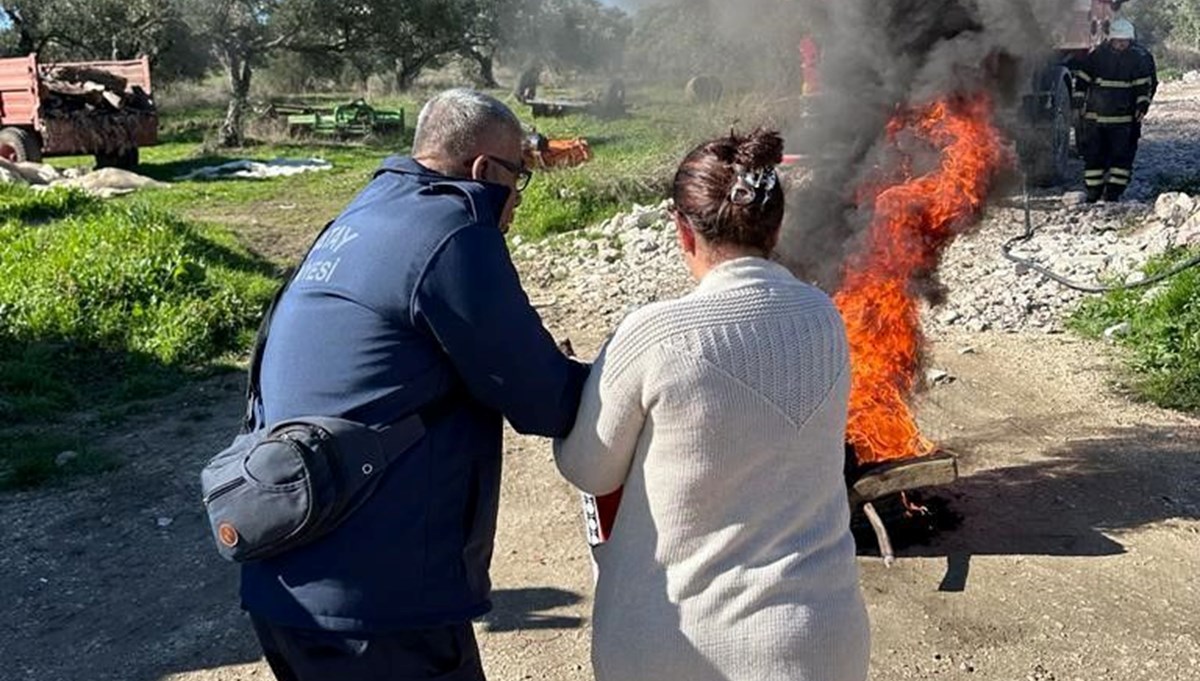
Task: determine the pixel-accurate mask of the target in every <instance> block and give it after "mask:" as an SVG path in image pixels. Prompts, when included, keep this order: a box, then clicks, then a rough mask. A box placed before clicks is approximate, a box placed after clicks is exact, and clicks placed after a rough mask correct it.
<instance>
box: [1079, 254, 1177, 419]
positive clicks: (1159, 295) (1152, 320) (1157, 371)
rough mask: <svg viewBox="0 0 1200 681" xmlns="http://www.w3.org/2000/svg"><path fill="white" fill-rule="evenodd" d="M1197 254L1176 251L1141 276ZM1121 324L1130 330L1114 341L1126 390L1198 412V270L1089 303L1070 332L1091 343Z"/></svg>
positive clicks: (1161, 402)
mask: <svg viewBox="0 0 1200 681" xmlns="http://www.w3.org/2000/svg"><path fill="white" fill-rule="evenodd" d="M1197 253H1200V251H1195V250H1194V251H1191V252H1188V251H1184V250H1179V251H1176V252H1174V253H1171V254H1169V255H1167V256H1165V257H1163V258H1160V259H1158V260H1155V261H1153V262H1151V263H1150V264H1149V265H1147V266H1146V268H1145V272H1146V274H1147V275H1149V276H1153V275H1155V274H1157V273H1159V272H1163V271H1166V270H1167V269H1169V268H1171V267H1174V266H1175V265H1177V264H1178V263H1181V262H1183V261H1184V260H1186V259H1190V258H1192V257H1195V256H1196V255H1197ZM1122 322H1128V323H1129V325H1130V331H1129V333H1128V334H1126V335H1124V336H1121V337H1120V340H1119V342H1120V343H1121V344H1122V345H1123V346H1125V347H1126V348H1127V349H1128V351H1129V352H1128V354H1127V363H1128V368H1129V372H1130V374H1129V381H1130V384H1131V385H1132V386H1133V387H1134V388H1135V389H1136V390H1137V391H1138V393H1140V394H1141V395H1142V396H1144V397H1145V398H1146V399H1148V400H1150V401H1152V402H1154V403H1155V404H1158V405H1160V406H1163V407H1167V408H1171V409H1180V410H1185V411H1192V412H1200V268H1191V269H1189V270H1186V271H1185V272H1183V273H1181V274H1179V275H1176V276H1175V277H1172V278H1170V279H1168V280H1166V281H1165V282H1162V283H1160V284H1157V285H1154V286H1151V287H1150V288H1149V289H1145V290H1132V291H1116V292H1113V293H1109V294H1107V295H1105V296H1103V297H1100V298H1093V299H1090V300H1088V301H1087V302H1086V303H1085V304H1084V305H1083V306H1082V307H1081V308H1080V309H1079V311H1078V312H1077V313H1076V314H1075V315H1074V317H1073V318H1072V319H1071V324H1072V326H1073V327H1074V328H1075V329H1076V330H1078V331H1079V332H1081V333H1083V334H1085V335H1088V336H1092V337H1098V336H1099V335H1100V334H1102V333H1103V331H1104V330H1105V329H1106V328H1109V327H1111V326H1113V325H1116V324H1120V323H1122Z"/></svg>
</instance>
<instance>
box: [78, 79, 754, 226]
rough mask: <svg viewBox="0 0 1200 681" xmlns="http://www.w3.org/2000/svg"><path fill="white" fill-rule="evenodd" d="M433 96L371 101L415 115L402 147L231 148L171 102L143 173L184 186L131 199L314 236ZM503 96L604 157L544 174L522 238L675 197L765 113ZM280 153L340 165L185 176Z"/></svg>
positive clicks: (259, 129) (677, 102)
mask: <svg viewBox="0 0 1200 681" xmlns="http://www.w3.org/2000/svg"><path fill="white" fill-rule="evenodd" d="M425 94H428V93H421V94H415V95H413V96H409V97H403V98H380V99H378V100H372V101H371V104H372V105H373V106H378V107H380V108H390V109H397V108H399V109H403V110H404V113H405V120H406V124H407V126H408V129H407V130H406V132H405V134H403V135H399V136H396V137H393V138H391V139H387V140H367V141H365V142H362V141H353V140H348V141H343V142H337V141H328V140H321V139H290V138H288V137H287V136H286V135H284V134H283V132H282V130H280V129H279V126H275V125H272V124H269V123H263V122H261V121H258V122H255V121H253V120H252V121H251V123H250V124H249V126H248V127H249V130H250V135H251V137H252V138H256V139H257V140H258V141H257V142H256V143H253V144H251V145H249V146H247V147H245V148H243V149H232V150H217V149H214V148H212V147H211V145H209V144H208V143H207V142H206V140H208V139H211V136H212V133H213V132H214V131H215V129H216V126H217V124H218V123H219V122H220V119H221V116H222V112H221V111H220V110H219V109H216V108H213V107H210V106H205V107H200V108H197V109H190V110H182V111H180V110H173V109H171V108H170V107H169V106H167V107H166V109H167V113H166V114H164V116H163V121H162V124H161V131H162V135H161V139H162V143H161V144H159V145H158V146H155V147H149V148H145V149H142V150H141V156H142V166H141V168H140V169H139V172H141V173H143V174H145V175H148V176H150V177H153V178H155V179H158V180H162V181H166V182H172V184H173V186H172V187H171V188H170V189H169V190H160V191H155V192H142V193H140V194H138V195H136V196H135V197H132V198H129V199H122V200H123V201H130V202H139V203H145V204H147V205H151V206H153V207H156V208H161V209H165V210H170V211H174V212H177V213H178V214H180V215H182V216H184V217H186V218H189V219H192V220H196V221H201V222H212V223H216V224H219V225H222V226H224V227H227V228H229V229H231V230H233V231H235V232H241V231H243V228H245V227H246V226H247V223H249V222H252V221H255V220H257V221H258V222H260V223H263V224H267V225H270V226H271V227H272V228H274V229H277V230H278V229H284V230H291V231H292V232H294V233H296V234H300V235H304V236H311V235H312V234H314V233H315V231H316V230H317V229H318V228H319V227H320V226H321V225H322V224H324V223H325V222H326V221H327V220H329V219H331V218H332V217H334V216H335V215H336V214H337V213H338V212H339V211H340V210H341V208H342V207H344V206H345V205H346V203H348V202H349V201H350V200H351V199H352V198H353V197H354V195H355V194H356V193H357V192H358V191H359V190H360V189H361V188H362V187H363V185H365V184H366V183H367V181H369V179H370V177H371V174H372V172H373V171H374V170H375V169H376V168H377V167H378V166H379V164H380V162H382V161H383V159H384V158H386V157H387V156H389V155H391V154H394V153H407V152H408V150H409V148H410V144H411V136H412V125H413V124H414V123H415V121H416V117H417V113H418V112H419V111H420V105H421V103H422V101H423V96H424V95H425ZM493 94H495V95H496V96H498V97H499V98H501V99H502V100H504V101H505V102H506V103H507V104H509V105H510V106H511V107H512V108H513V110H514V111H515V112H517V114H518V115H519V116H521V118H522V120H523V121H524V122H525V123H526V124H528V125H531V126H534V127H536V128H537V129H538V130H539V131H540V132H542V133H543V134H545V135H547V136H550V137H556V138H557V137H568V138H569V137H584V138H586V139H587V140H588V142H589V144H590V145H591V147H592V150H593V154H594V158H593V160H592V161H591V162H590V163H587V164H585V165H583V166H581V167H578V168H573V169H565V170H553V171H547V172H540V173H537V174H536V175H535V176H534V179H533V182H532V184H530V186H529V188H528V189H527V190H526V192H525V195H524V196H523V204H522V206H521V208H520V209H519V210H518V212H517V215H516V218H515V220H514V223H513V229H512V232H511V233H512V234H514V235H516V234H520V235H522V236H523V237H525V238H527V239H537V238H541V237H543V236H546V235H549V234H556V233H561V232H566V231H571V230H575V229H580V228H583V227H586V226H589V225H592V224H595V223H598V222H601V221H603V220H604V219H606V218H608V217H610V216H612V215H613V214H615V213H617V212H619V211H621V210H624V209H627V208H628V207H629V206H630V205H631V204H633V203H635V202H636V203H646V202H650V201H657V200H660V199H662V198H665V196H666V195H667V193H668V190H669V183H670V179H671V175H672V173H673V170H674V167H675V165H676V164H677V163H678V161H679V160H680V159H681V158H682V157H683V155H684V153H686V152H687V151H688V150H689V149H690V148H691V147H692V146H693V145H695V144H696V143H697V142H699V141H700V140H702V139H704V138H706V137H710V136H713V135H716V134H719V133H722V132H727V131H728V130H729V127H730V126H731V125H733V124H737V125H738V126H739V127H749V126H750V125H752V124H753V123H757V122H759V121H760V120H762V119H763V118H764V117H765V114H764V113H763V112H761V108H762V107H761V105H760V104H759V103H758V102H750V103H749V105H747V102H746V101H745V100H731V101H730V102H728V103H726V104H724V105H721V106H719V107H711V106H704V107H696V106H692V105H689V104H686V103H685V102H683V101H682V98H681V93H677V92H675V91H673V90H666V89H646V90H639V91H636V92H633V93H631V94H630V96H629V103H630V115H629V116H627V117H625V118H622V119H616V120H603V119H600V118H596V117H593V116H589V115H571V116H564V117H561V118H537V119H535V118H532V117H531V116H530V115H529V110H528V108H526V107H524V106H523V105H521V104H520V103H518V102H516V101H514V100H513V99H512V98H511V96H510V95H509V94H508V93H506V92H501V91H496V92H493ZM564 94H566V93H564ZM352 98H353V96H352V95H344V96H337V95H328V94H324V95H319V96H311V97H304V98H290V99H293V100H300V101H307V102H309V103H313V104H321V105H330V104H333V103H336V102H340V101H343V100H346V101H348V100H349V99H352ZM747 110H749V111H750V112H751V113H750V114H747V113H746V111H747ZM256 133H257V134H256ZM278 157H288V158H299V157H319V158H323V159H325V160H327V161H330V162H331V163H332V164H333V168H332V169H331V170H328V171H320V172H313V173H306V174H302V175H297V176H293V177H286V178H275V179H268V180H230V179H222V180H188V181H177V180H176V178H177V177H179V176H180V175H183V174H185V173H187V172H188V171H190V170H193V169H195V168H198V167H200V166H204V165H213V164H218V163H223V162H226V161H230V160H235V159H241V158H251V159H255V160H270V159H273V158H278ZM87 162H88V159H74V160H68V163H78V164H85V163H87Z"/></svg>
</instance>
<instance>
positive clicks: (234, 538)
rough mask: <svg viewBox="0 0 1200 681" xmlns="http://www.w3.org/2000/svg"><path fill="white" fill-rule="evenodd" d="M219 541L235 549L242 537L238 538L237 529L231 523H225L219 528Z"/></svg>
mask: <svg viewBox="0 0 1200 681" xmlns="http://www.w3.org/2000/svg"><path fill="white" fill-rule="evenodd" d="M217 539H219V540H220V541H221V543H222V544H224V545H225V546H228V547H229V548H233V547H235V546H237V543H238V539H240V537H238V532H237V528H235V527H234V526H233V525H232V524H231V523H228V522H225V523H221V524H220V525H218V526H217Z"/></svg>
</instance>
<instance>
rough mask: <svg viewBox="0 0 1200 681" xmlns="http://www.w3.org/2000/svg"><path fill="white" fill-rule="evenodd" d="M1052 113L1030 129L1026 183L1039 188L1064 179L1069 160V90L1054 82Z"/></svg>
mask: <svg viewBox="0 0 1200 681" xmlns="http://www.w3.org/2000/svg"><path fill="white" fill-rule="evenodd" d="M1051 101H1052V103H1053V106H1054V111H1053V113H1052V115H1051V117H1050V119H1049V120H1047V121H1046V122H1045V123H1041V124H1039V125H1037V126H1035V127H1034V129H1033V131H1032V135H1033V137H1034V139H1033V140H1032V141H1031V147H1032V149H1031V153H1032V156H1033V157H1032V158H1031V159H1029V165H1030V179H1031V180H1032V181H1033V183H1034V184H1036V185H1038V186H1040V187H1048V186H1052V185H1056V184H1058V183H1060V182H1062V181H1063V180H1065V179H1067V172H1068V170H1069V169H1070V159H1071V132H1072V127H1073V121H1072V120H1071V90H1070V88H1069V87H1068V86H1067V82H1066V81H1065V80H1063V79H1061V78H1060V79H1058V80H1057V82H1056V84H1055V86H1054V91H1053V94H1052V99H1051Z"/></svg>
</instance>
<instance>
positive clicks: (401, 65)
mask: <svg viewBox="0 0 1200 681" xmlns="http://www.w3.org/2000/svg"><path fill="white" fill-rule="evenodd" d="M421 68H422V67H421V66H420V65H418V64H417V63H415V62H406V61H403V60H396V89H397V90H399V91H400V92H408V90H409V89H410V88H412V86H413V82H415V81H416V80H417V76H419V75H421Z"/></svg>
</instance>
